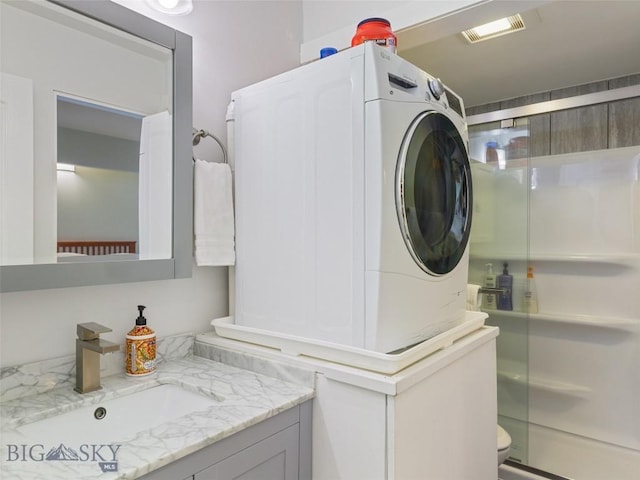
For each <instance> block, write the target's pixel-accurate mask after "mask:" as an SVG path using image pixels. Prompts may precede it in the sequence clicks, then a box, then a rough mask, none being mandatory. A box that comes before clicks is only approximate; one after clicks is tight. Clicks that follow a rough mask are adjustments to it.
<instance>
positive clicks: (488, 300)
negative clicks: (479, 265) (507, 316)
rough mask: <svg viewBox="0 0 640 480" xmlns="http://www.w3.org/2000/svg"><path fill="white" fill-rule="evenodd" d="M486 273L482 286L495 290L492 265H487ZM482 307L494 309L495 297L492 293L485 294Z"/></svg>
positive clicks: (495, 284)
mask: <svg viewBox="0 0 640 480" xmlns="http://www.w3.org/2000/svg"><path fill="white" fill-rule="evenodd" d="M486 266H487V273H486V274H485V276H484V286H485V287H489V288H496V286H497V283H496V274H495V273H493V264H491V263H487V265H486ZM484 305H485V307H486V308H493V309H495V308H496V296H495V295H494V294H493V293H487V294H485V296H484Z"/></svg>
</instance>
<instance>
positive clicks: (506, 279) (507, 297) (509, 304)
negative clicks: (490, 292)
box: [498, 262, 513, 310]
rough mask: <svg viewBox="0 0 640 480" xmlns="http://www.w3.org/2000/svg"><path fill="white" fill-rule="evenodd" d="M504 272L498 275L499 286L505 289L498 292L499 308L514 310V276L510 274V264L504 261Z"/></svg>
mask: <svg viewBox="0 0 640 480" xmlns="http://www.w3.org/2000/svg"><path fill="white" fill-rule="evenodd" d="M503 266H504V268H503V270H502V274H501V275H498V288H501V289H503V290H505V292H504V293H499V294H498V310H513V276H512V275H511V274H509V268H508V267H509V264H508V263H506V262H505V263H503Z"/></svg>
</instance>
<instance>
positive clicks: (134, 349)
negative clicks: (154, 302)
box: [125, 305, 156, 377]
mask: <svg viewBox="0 0 640 480" xmlns="http://www.w3.org/2000/svg"><path fill="white" fill-rule="evenodd" d="M145 308H146V307H145V306H144V305H138V318H136V325H135V327H133V328H132V329H131V331H129V333H128V334H127V337H126V342H125V362H126V374H127V375H131V376H134V377H140V376H143V375H149V374H151V373H153V372H155V370H156V334H155V332H154V331H153V330H151V329H150V328H149V327H148V326H147V319H146V318H145V317H144V315H143V314H142V313H143V311H144V309H145Z"/></svg>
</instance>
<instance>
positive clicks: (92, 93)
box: [0, 0, 174, 265]
mask: <svg viewBox="0 0 640 480" xmlns="http://www.w3.org/2000/svg"><path fill="white" fill-rule="evenodd" d="M0 8H1V9H2V11H1V15H0V21H1V22H2V25H1V26H2V42H1V44H2V57H1V64H0V66H1V69H2V82H0V83H1V87H2V92H1V93H2V106H3V108H2V110H3V111H2V115H1V116H0V117H1V118H2V126H1V127H2V128H1V129H2V132H3V135H2V143H3V145H2V149H1V150H2V152H3V159H2V171H3V179H2V189H3V194H2V205H0V223H1V224H2V225H1V226H2V231H3V234H2V236H1V238H0V257H1V258H0V264H1V265H24V264H50V263H57V262H59V261H64V262H69V261H72V262H78V261H101V262H104V261H111V260H131V259H170V258H172V257H173V252H172V238H171V237H172V230H171V229H172V225H171V222H172V198H173V191H172V179H173V144H172V142H173V125H172V111H173V108H174V105H173V94H172V89H173V53H172V51H171V49H169V48H166V47H164V46H161V45H158V44H156V43H153V42H149V41H147V40H143V39H142V38H140V37H139V36H136V35H130V34H128V33H125V32H123V31H121V30H118V29H116V28H112V27H110V26H108V25H106V24H104V23H101V22H98V21H96V20H93V19H91V18H88V17H85V16H83V15H80V14H78V13H76V12H73V11H71V10H67V9H65V8H62V7H60V6H59V5H56V4H54V3H51V2H46V1H42V0H29V1H13V0H3V1H2V3H1V4H0ZM5 107H6V108H5ZM57 163H68V164H72V165H75V166H76V169H75V173H74V172H68V171H65V172H63V171H56V170H57V169H56V164H57ZM60 242H66V243H65V247H64V248H62V247H61V246H60ZM79 242H84V243H79ZM86 242H90V244H93V243H97V244H100V245H101V247H100V248H99V249H98V248H96V249H83V248H81V247H87V246H89V245H90V244H87V243H86ZM105 242H117V244H116V245H115V246H114V249H113V250H109V249H106V245H107V244H105ZM122 242H126V243H125V245H127V246H126V247H125V246H120V245H118V244H120V243H122ZM131 242H135V248H130V247H128V245H129V244H130V243H131ZM73 244H77V246H75V247H74V246H72V245H73ZM61 249H62V250H66V252H62V253H60V252H59V251H60V250H61ZM123 249H125V250H124V251H123Z"/></svg>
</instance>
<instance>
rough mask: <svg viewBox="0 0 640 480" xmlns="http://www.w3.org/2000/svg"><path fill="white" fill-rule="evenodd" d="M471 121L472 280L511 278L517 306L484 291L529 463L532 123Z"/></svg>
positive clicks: (509, 415)
mask: <svg viewBox="0 0 640 480" xmlns="http://www.w3.org/2000/svg"><path fill="white" fill-rule="evenodd" d="M506 123H508V128H505V126H504V124H505V122H491V123H485V124H479V125H473V126H470V127H469V157H470V161H471V172H472V173H471V176H472V182H473V189H474V201H473V224H472V228H471V237H470V262H469V283H472V284H476V285H482V286H485V285H486V274H487V271H488V269H489V268H490V267H489V266H491V268H492V269H493V272H494V274H495V275H496V276H498V275H500V274H502V273H503V270H504V269H506V270H507V271H508V272H509V274H510V275H512V277H513V289H512V292H511V300H512V301H511V303H512V306H513V309H512V310H502V309H497V308H496V307H497V305H498V304H500V303H502V302H498V301H497V300H499V299H498V298H497V297H495V296H494V297H493V298H489V297H488V296H489V294H483V295H482V296H483V298H482V307H481V308H482V310H483V311H485V312H486V313H488V314H489V318H488V319H487V322H486V323H487V324H488V325H493V326H498V327H499V328H500V335H499V337H498V339H497V370H498V423H499V424H500V425H501V426H502V427H503V428H504V429H505V430H506V431H507V432H508V433H509V435H510V436H511V439H512V444H511V452H510V458H511V459H512V460H514V461H517V462H521V463H525V464H526V463H528V438H529V435H528V420H529V418H528V416H529V392H528V385H529V378H528V376H529V375H528V354H529V351H528V345H529V339H528V321H527V314H526V313H524V309H523V296H524V286H525V282H526V274H527V266H528V249H529V245H528V238H529V231H528V229H529V221H528V213H529V191H530V190H529V187H530V185H529V182H530V180H529V173H528V172H529V165H528V164H529V143H530V135H529V133H530V129H529V122H528V120H527V119H526V118H525V119H518V120H517V121H515V120H514V121H509V122H506Z"/></svg>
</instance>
